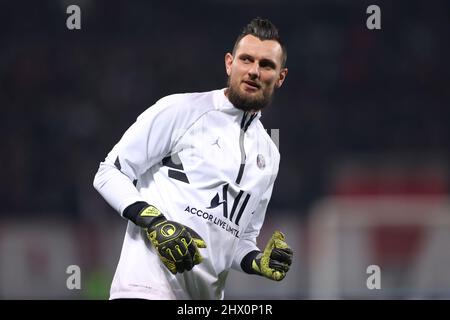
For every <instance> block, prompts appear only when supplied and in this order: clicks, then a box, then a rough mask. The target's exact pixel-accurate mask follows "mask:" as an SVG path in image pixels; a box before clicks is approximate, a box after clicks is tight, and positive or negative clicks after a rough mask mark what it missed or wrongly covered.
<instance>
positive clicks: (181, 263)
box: [175, 260, 185, 273]
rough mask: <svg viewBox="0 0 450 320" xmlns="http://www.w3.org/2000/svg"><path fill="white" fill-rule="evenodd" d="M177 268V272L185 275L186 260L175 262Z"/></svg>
mask: <svg viewBox="0 0 450 320" xmlns="http://www.w3.org/2000/svg"><path fill="white" fill-rule="evenodd" d="M175 268H176V270H177V272H179V273H183V272H184V269H185V268H184V260H178V261H175Z"/></svg>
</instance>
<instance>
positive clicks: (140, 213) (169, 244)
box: [124, 202, 206, 274]
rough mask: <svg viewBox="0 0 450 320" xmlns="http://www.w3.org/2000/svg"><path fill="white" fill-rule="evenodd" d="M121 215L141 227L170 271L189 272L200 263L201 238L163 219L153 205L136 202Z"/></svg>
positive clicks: (179, 225)
mask: <svg viewBox="0 0 450 320" xmlns="http://www.w3.org/2000/svg"><path fill="white" fill-rule="evenodd" d="M124 217H126V218H128V219H130V220H131V221H133V222H134V223H135V224H136V225H138V226H140V227H142V228H143V229H144V230H145V232H146V234H147V237H148V239H149V240H150V242H151V243H152V245H153V247H154V248H155V249H156V252H157V253H158V255H159V257H160V259H161V261H162V262H163V263H164V265H165V266H166V267H167V268H168V269H169V270H170V272H172V273H173V274H176V273H177V272H180V273H181V272H184V271H185V270H187V271H189V270H191V269H192V268H193V267H194V266H195V265H196V264H199V263H201V262H202V260H203V258H202V256H201V254H200V252H199V250H198V248H206V243H205V241H203V239H202V238H201V237H200V236H199V235H198V234H197V233H196V232H195V231H194V230H192V229H191V228H189V227H187V226H185V225H182V224H181V223H178V222H175V221H169V220H167V219H166V218H165V217H164V215H163V214H162V213H161V211H159V209H158V208H156V207H155V206H152V205H149V204H148V203H146V202H136V203H134V204H132V205H131V206H129V207H128V208H127V209H126V210H125V212H124Z"/></svg>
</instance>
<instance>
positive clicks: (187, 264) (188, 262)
mask: <svg viewBox="0 0 450 320" xmlns="http://www.w3.org/2000/svg"><path fill="white" fill-rule="evenodd" d="M183 265H184V269H185V270H187V271H190V270H192V268H193V267H194V256H193V255H192V254H191V252H190V251H189V252H188V254H186V255H185V256H184V259H183Z"/></svg>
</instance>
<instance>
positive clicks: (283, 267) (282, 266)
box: [269, 260, 289, 272]
mask: <svg viewBox="0 0 450 320" xmlns="http://www.w3.org/2000/svg"><path fill="white" fill-rule="evenodd" d="M269 267H270V268H271V269H274V270H276V271H283V272H288V271H289V265H287V264H286V263H282V262H279V261H275V260H270V262H269Z"/></svg>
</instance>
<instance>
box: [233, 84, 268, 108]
mask: <svg viewBox="0 0 450 320" xmlns="http://www.w3.org/2000/svg"><path fill="white" fill-rule="evenodd" d="M227 95H228V100H230V102H231V103H232V104H233V105H234V106H235V107H236V108H238V109H241V110H244V111H256V112H257V111H259V110H261V109H263V108H265V107H266V106H268V105H270V104H271V103H272V97H273V91H272V92H270V91H269V90H267V91H266V90H263V91H262V97H252V96H244V95H242V94H241V92H240V90H239V86H233V85H231V84H230V78H228V94H227Z"/></svg>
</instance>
